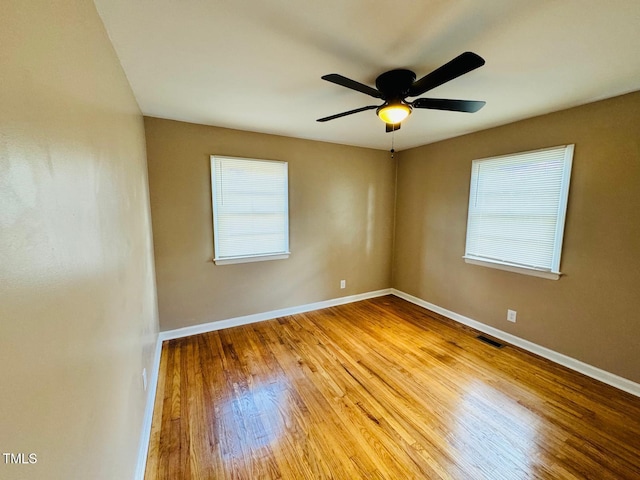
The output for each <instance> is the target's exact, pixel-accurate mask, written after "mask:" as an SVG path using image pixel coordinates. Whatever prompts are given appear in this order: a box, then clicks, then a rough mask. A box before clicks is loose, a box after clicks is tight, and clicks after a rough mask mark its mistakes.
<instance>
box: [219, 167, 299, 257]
mask: <svg viewBox="0 0 640 480" xmlns="http://www.w3.org/2000/svg"><path fill="white" fill-rule="evenodd" d="M211 184H212V189H211V190H212V199H213V238H214V253H215V254H214V261H215V263H216V265H224V264H229V263H243V262H257V261H261V260H277V259H281V258H288V257H289V197H288V181H287V162H278V161H271V160H250V159H246V158H233V157H222V156H218V155H212V156H211Z"/></svg>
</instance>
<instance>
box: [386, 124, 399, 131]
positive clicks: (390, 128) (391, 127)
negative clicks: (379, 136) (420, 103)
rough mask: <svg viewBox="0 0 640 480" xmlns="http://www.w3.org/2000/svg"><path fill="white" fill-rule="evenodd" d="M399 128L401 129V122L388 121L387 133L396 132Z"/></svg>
mask: <svg viewBox="0 0 640 480" xmlns="http://www.w3.org/2000/svg"><path fill="white" fill-rule="evenodd" d="M398 130H400V123H387V124H386V129H385V132H386V133H389V132H396V131H398Z"/></svg>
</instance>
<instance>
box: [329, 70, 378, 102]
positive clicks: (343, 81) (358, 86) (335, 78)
mask: <svg viewBox="0 0 640 480" xmlns="http://www.w3.org/2000/svg"><path fill="white" fill-rule="evenodd" d="M321 78H322V79H323V80H326V81H327V82H331V83H335V84H336V85H340V86H342V87H347V88H350V89H351V90H356V91H358V92H361V93H365V94H367V95H371V96H372V97H374V98H382V94H381V93H380V92H379V91H378V90H376V89H375V88H373V87H370V86H369V85H365V84H363V83H360V82H356V81H355V80H351V79H350V78H347V77H343V76H342V75H338V74H337V73H330V74H329V75H324V76H322V77H321Z"/></svg>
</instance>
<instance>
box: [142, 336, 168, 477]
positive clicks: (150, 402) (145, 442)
mask: <svg viewBox="0 0 640 480" xmlns="http://www.w3.org/2000/svg"><path fill="white" fill-rule="evenodd" d="M161 353H162V341H161V340H160V338H159V336H158V340H157V341H156V349H155V352H154V354H153V364H152V365H151V373H150V375H149V382H148V384H147V404H146V407H145V409H144V417H143V420H142V433H141V434H140V447H139V449H138V463H137V464H136V476H135V480H144V471H145V468H146V466H147V454H148V453H149V439H150V438H151V423H152V421H153V408H154V406H155V400H156V389H157V386H158V375H159V373H160V354H161Z"/></svg>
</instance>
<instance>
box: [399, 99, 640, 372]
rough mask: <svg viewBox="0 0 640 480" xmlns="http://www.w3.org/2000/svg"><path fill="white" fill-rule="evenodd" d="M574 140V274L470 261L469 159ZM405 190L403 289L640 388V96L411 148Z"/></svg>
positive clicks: (568, 233)
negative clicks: (540, 274) (514, 316)
mask: <svg viewBox="0 0 640 480" xmlns="http://www.w3.org/2000/svg"><path fill="white" fill-rule="evenodd" d="M568 143H575V145H576V147H575V154H574V161H573V172H572V179H571V187H570V193H569V206H568V212H567V222H566V228H565V236H564V248H563V252H562V264H561V271H562V272H563V273H565V274H566V275H565V276H563V277H561V279H560V280H558V281H553V280H546V279H541V278H536V277H531V276H526V275H520V274H516V273H510V272H505V271H500V270H494V269H490V268H486V267H481V266H475V265H468V264H465V263H464V261H463V259H462V255H463V254H464V248H465V234H466V219H467V207H468V194H469V180H470V175H471V161H472V160H473V159H475V158H483V157H488V156H494V155H500V154H506V153H512V152H519V151H524V150H532V149H537V148H543V147H550V146H555V145H563V144H568ZM397 188H398V204H397V212H396V215H397V228H396V243H395V252H394V255H395V257H394V280H393V284H394V287H395V288H397V289H399V290H402V291H404V292H407V293H409V294H412V295H415V296H417V297H419V298H422V299H424V300H426V301H428V302H431V303H434V304H436V305H438V306H441V307H444V308H446V309H449V310H452V311H454V312H456V313H459V314H462V315H465V316H467V317H470V318H472V319H475V320H478V321H480V322H482V323H485V324H487V325H491V326H493V327H496V328H499V329H500V330H503V331H505V332H509V333H512V334H514V335H517V336H519V337H521V338H524V339H526V340H529V341H532V342H534V343H537V344H539V345H542V346H545V347H548V348H550V349H552V350H555V351H557V352H560V353H563V354H565V355H568V356H570V357H573V358H576V359H578V360H581V361H583V362H586V363H588V364H591V365H594V366H596V367H599V368H602V369H604V370H607V371H609V372H612V373H615V374H618V375H620V376H622V377H625V378H627V379H630V380H633V381H635V382H640V355H639V352H640V255H639V254H638V250H639V249H640V92H639V93H633V94H629V95H625V96H622V97H617V98H613V99H610V100H605V101H601V102H597V103H593V104H590V105H586V106H583V107H578V108H574V109H571V110H566V111H562V112H558V113H553V114H550V115H545V116H541V117H537V118H533V119H530V120H525V121H521V122H517V123H513V124H510V125H507V126H503V127H498V128H494V129H491V130H486V131H483V132H478V133H474V134H470V135H466V136H463V137H458V138H455V139H452V140H447V141H443V142H439V143H435V144H432V145H427V146H423V147H419V148H415V149H412V150H409V151H406V152H402V155H401V157H400V160H399V163H398V187H397ZM508 308H510V309H513V310H516V311H517V312H518V321H517V323H515V324H513V323H509V322H507V321H506V311H507V309H508Z"/></svg>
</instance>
